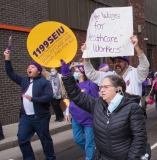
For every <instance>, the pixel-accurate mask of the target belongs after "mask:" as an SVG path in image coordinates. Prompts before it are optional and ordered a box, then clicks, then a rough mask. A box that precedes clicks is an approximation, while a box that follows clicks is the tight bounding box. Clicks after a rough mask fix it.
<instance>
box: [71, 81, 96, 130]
mask: <svg viewBox="0 0 157 160" xmlns="http://www.w3.org/2000/svg"><path fill="white" fill-rule="evenodd" d="M77 85H78V87H79V88H80V89H81V91H82V92H84V93H86V94H89V95H91V96H93V97H95V98H97V97H99V94H98V92H99V87H98V86H97V85H96V84H95V83H93V82H91V81H90V80H86V81H84V82H81V83H77ZM69 110H70V113H71V115H72V117H73V119H74V120H75V121H76V122H77V123H78V124H80V125H83V126H86V127H92V125H93V116H92V115H91V114H90V113H88V112H87V111H85V110H83V109H81V108H79V107H78V106H76V105H75V104H74V102H73V101H71V102H70V107H69Z"/></svg>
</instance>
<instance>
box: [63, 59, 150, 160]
mask: <svg viewBox="0 0 157 160" xmlns="http://www.w3.org/2000/svg"><path fill="white" fill-rule="evenodd" d="M61 73H62V76H63V78H62V79H63V83H64V86H65V88H66V91H67V94H68V96H69V98H70V99H71V100H72V101H73V102H74V103H75V104H76V105H77V106H78V107H80V108H81V109H84V110H85V111H87V112H89V113H91V114H93V130H94V136H95V144H96V153H95V157H94V158H95V160H103V159H104V160H108V159H112V160H140V158H141V156H143V155H144V154H145V147H146V142H147V134H146V124H145V118H144V116H143V113H142V110H141V109H140V107H139V104H138V103H139V101H140V96H132V95H131V97H132V98H128V97H125V96H124V95H123V93H125V90H126V84H125V81H124V80H123V79H122V77H120V76H117V75H108V76H106V77H105V78H104V80H103V81H102V85H101V87H100V92H101V95H102V97H100V98H94V97H92V96H91V95H88V94H85V93H83V92H81V89H80V88H79V87H78V86H77V85H76V82H75V80H74V77H73V75H71V74H70V72H69V67H68V65H67V64H65V62H64V61H62V68H61Z"/></svg>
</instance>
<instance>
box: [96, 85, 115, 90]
mask: <svg viewBox="0 0 157 160" xmlns="http://www.w3.org/2000/svg"><path fill="white" fill-rule="evenodd" d="M110 87H114V86H112V85H104V86H100V87H99V90H102V89H105V90H106V89H108V88H110Z"/></svg>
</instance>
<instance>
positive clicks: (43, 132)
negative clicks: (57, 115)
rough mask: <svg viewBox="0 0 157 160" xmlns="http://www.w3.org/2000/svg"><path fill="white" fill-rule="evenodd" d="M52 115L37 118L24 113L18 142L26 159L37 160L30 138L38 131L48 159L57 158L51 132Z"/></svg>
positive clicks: (20, 123)
mask: <svg viewBox="0 0 157 160" xmlns="http://www.w3.org/2000/svg"><path fill="white" fill-rule="evenodd" d="M49 121H50V115H47V116H43V117H40V118H35V116H27V115H22V116H21V119H20V122H19V126H18V134H17V136H18V142H19V147H20V149H21V152H22V154H23V159H24V160H35V157H34V153H33V150H32V147H31V144H30V139H31V138H32V137H33V135H34V133H35V132H36V133H37V135H38V137H39V139H40V141H41V144H42V147H43V152H44V154H45V157H46V160H56V157H55V155H54V148H53V141H52V139H51V136H50V134H49Z"/></svg>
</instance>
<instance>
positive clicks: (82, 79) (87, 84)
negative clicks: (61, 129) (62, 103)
mask: <svg viewBox="0 0 157 160" xmlns="http://www.w3.org/2000/svg"><path fill="white" fill-rule="evenodd" d="M74 78H75V80H76V81H77V86H78V87H79V88H80V90H81V92H83V93H85V94H89V95H91V96H93V97H95V98H97V97H98V96H99V94H98V92H99V88H98V86H97V85H96V84H95V83H93V82H91V81H90V80H88V79H87V77H86V75H85V72H84V66H83V65H78V66H76V67H75V72H74ZM69 110H70V114H71V116H72V130H73V138H74V141H75V142H76V144H77V145H78V146H79V147H81V148H82V149H83V150H84V151H85V153H86V160H93V157H94V150H95V142H94V133H93V116H92V115H91V114H90V113H88V112H87V111H85V110H83V109H81V108H79V107H78V106H77V105H76V104H75V103H74V102H73V101H71V100H70V105H69V108H67V109H66V117H65V119H66V120H67V121H70V115H69V112H68V111H69Z"/></svg>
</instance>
